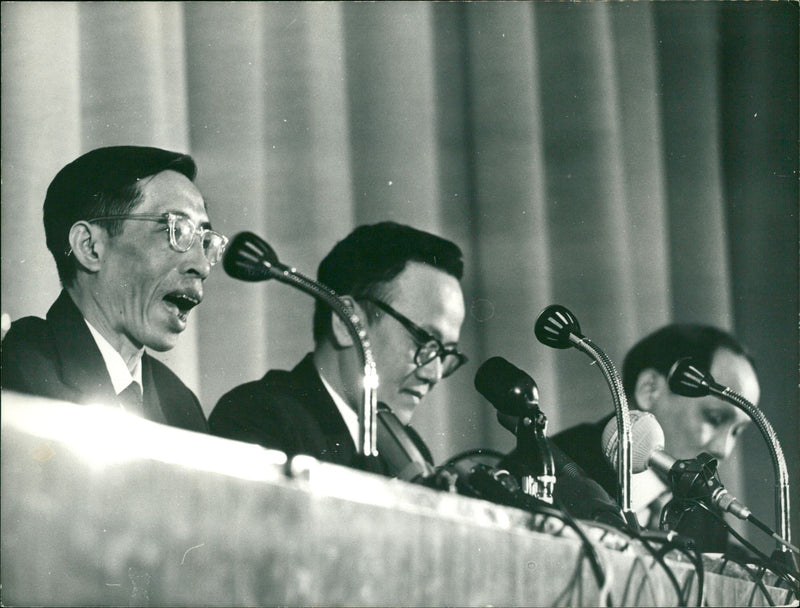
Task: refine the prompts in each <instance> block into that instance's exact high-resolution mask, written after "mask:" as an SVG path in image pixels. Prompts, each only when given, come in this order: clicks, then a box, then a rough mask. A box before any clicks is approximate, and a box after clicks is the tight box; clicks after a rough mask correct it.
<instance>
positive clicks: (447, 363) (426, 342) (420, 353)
mask: <svg viewBox="0 0 800 608" xmlns="http://www.w3.org/2000/svg"><path fill="white" fill-rule="evenodd" d="M360 299H361V300H363V301H365V302H370V303H372V304H374V305H375V306H377V307H378V308H380V309H381V310H382V311H384V312H385V313H386V314H388V315H389V316H391V317H393V318H394V319H395V320H396V321H398V322H399V323H400V324H401V325H402V326H403V327H405V328H406V330H407V331H408V333H409V334H411V337H412V338H413V339H414V342H416V343H417V352H416V353H415V354H414V363H415V364H416V365H417V366H418V367H422V366H424V365H427V364H428V363H430V362H431V361H433V360H434V359H436V358H437V357H438V358H439V359H440V360H441V362H442V378H447V377H448V376H451V375H452V374H454V373H455V372H456V370H458V368H460V367H461V366H462V365H464V364H465V363H466V362H467V361H468V360H469V359H468V358H467V356H466V355H465V354H464V353H462V352H459V350H458V349H457V348H456V347H455V346H445V345H444V344H442V342H441V340H439V339H437V338H436V336H434V335H432V334H431V333H430V332H429V331H426V330H424V329H422V328H421V327H420V326H419V325H417V324H416V323H414V322H413V321H412V320H411V319H409V318H408V317H406V316H405V315H404V314H403V313H400V312H398V311H396V310H395V309H394V308H392V307H391V306H389V305H388V304H387V303H386V302H382V301H381V300H376V299H374V298H360Z"/></svg>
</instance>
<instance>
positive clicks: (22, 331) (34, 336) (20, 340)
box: [3, 317, 52, 350]
mask: <svg viewBox="0 0 800 608" xmlns="http://www.w3.org/2000/svg"><path fill="white" fill-rule="evenodd" d="M50 340H52V331H51V329H50V325H49V324H48V322H47V321H45V320H44V319H42V318H41V317H22V318H21V319H17V320H16V321H14V322H13V323H12V324H11V327H10V328H9V330H8V333H6V335H5V337H4V338H3V350H6V349H17V348H26V347H27V348H34V347H35V346H36V345H37V344H47V343H48V342H49V341H50Z"/></svg>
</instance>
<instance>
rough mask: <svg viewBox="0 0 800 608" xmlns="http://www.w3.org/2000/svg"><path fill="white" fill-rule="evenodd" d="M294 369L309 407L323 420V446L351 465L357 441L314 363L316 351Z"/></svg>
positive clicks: (337, 459) (338, 460)
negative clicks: (354, 439)
mask: <svg viewBox="0 0 800 608" xmlns="http://www.w3.org/2000/svg"><path fill="white" fill-rule="evenodd" d="M293 372H294V374H295V377H296V380H297V383H298V384H297V386H298V388H299V389H300V390H301V391H302V392H303V393H304V396H303V397H304V399H305V400H306V403H307V404H308V408H309V410H310V411H312V412H313V414H314V417H315V418H316V419H317V421H318V422H319V425H320V429H321V431H322V438H323V441H324V443H325V445H324V446H321V448H322V451H324V452H327V454H328V455H329V457H328V458H326V460H329V462H334V463H337V464H345V465H349V464H350V463H351V462H352V461H353V458H354V456H355V454H356V444H355V442H354V441H353V438H352V436H351V435H350V431H349V429H348V428H347V425H346V424H345V422H344V420H343V419H342V415H341V414H340V413H339V409H338V408H337V407H336V404H335V403H334V402H333V398H332V397H331V396H330V394H329V393H328V390H327V389H326V388H325V385H324V384H322V380H321V379H320V377H319V372H318V371H317V369H316V367H314V360H313V355H311V354H309V355H307V356H306V357H305V358H304V359H303V360H302V361H301V362H300V363H298V364H297V366H296V367H295V368H294V370H293Z"/></svg>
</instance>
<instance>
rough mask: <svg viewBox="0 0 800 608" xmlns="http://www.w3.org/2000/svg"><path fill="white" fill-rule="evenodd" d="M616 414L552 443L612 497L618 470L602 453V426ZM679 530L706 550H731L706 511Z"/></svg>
mask: <svg viewBox="0 0 800 608" xmlns="http://www.w3.org/2000/svg"><path fill="white" fill-rule="evenodd" d="M612 418H614V415H613V414H611V415H610V416H606V417H605V418H603V419H602V420H600V421H599V422H595V423H592V424H579V425H577V426H574V427H572V428H569V429H567V430H565V431H562V432H561V433H558V434H557V435H555V436H554V437H553V438H552V439H553V442H554V443H555V444H556V445H557V446H558V447H559V448H561V449H562V450H563V451H564V452H566V454H567V455H568V456H570V457H571V458H572V459H573V460H574V461H575V462H576V463H578V465H579V466H580V467H581V468H583V470H584V471H585V472H586V473H587V474H588V475H589V476H590V477H591V478H592V479H594V480H595V481H596V482H597V483H599V484H600V485H601V486H603V488H604V489H605V490H606V492H608V493H609V494H610V495H611V496H617V490H618V488H619V483H618V481H617V472H616V469H615V468H614V467H612V466H611V464H609V462H608V461H607V460H606V457H605V455H604V454H603V446H602V443H601V440H602V436H603V429H605V427H606V424H607V423H608V421H609V420H611V419H612ZM676 531H677V532H679V533H680V534H683V535H684V536H689V537H691V538H693V539H694V540H695V543H696V545H697V548H698V549H700V550H701V551H704V552H715V553H722V552H724V551H726V550H727V549H728V534H727V532H726V531H725V529H724V527H723V526H722V524H721V523H719V521H718V520H717V519H716V518H714V517H713V516H712V515H709V514H707V513H705V512H703V511H692V512H690V513H688V514H686V515H684V517H683V518H682V519H681V521H680V523H679V524H678V526H677V528H676Z"/></svg>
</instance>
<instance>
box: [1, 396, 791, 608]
mask: <svg viewBox="0 0 800 608" xmlns="http://www.w3.org/2000/svg"><path fill="white" fill-rule="evenodd" d="M0 496H1V498H2V509H1V510H0V515H1V516H2V558H3V568H2V600H3V603H4V604H5V605H34V604H39V605H56V604H57V605H80V606H90V605H95V606H96V605H123V606H129V605H130V606H134V605H143V606H144V605H151V606H165V605H173V606H177V605H181V606H196V605H203V606H242V605H262V606H269V605H283V606H287V605H288V606H314V605H339V606H492V605H493V606H552V605H563V606H581V605H583V606H596V605H601V604H603V603H604V599H603V598H604V595H603V593H602V591H601V590H600V589H599V588H598V585H597V583H596V581H595V578H594V576H593V573H592V570H591V568H590V566H589V563H588V562H587V560H586V559H585V556H584V553H583V550H582V545H581V542H580V541H579V540H578V539H577V537H576V536H575V535H574V533H573V532H572V531H571V530H569V529H568V528H563V525H562V524H560V523H559V522H558V520H555V519H553V518H545V517H542V516H533V515H531V514H529V513H526V512H524V511H519V510H517V509H512V508H507V507H502V506H498V505H494V504H491V503H487V502H485V501H481V500H475V499H470V498H465V497H461V496H457V495H453V494H447V493H442V492H436V491H434V490H429V489H426V488H422V487H418V486H413V485H410V484H407V483H404V482H401V481H397V480H387V479H385V478H383V477H379V476H375V475H370V474H367V473H361V472H358V471H353V470H350V469H345V468H341V467H337V466H333V465H327V464H323V463H319V462H317V461H315V460H313V459H310V458H303V457H300V458H295V459H293V460H292V461H291V462H290V463H287V460H286V457H285V455H284V454H282V453H280V452H275V451H270V450H265V449H262V448H260V447H258V446H253V445H248V444H243V443H239V442H234V441H229V440H225V439H219V438H215V437H209V436H205V435H200V434H196V433H190V432H186V431H181V430H178V429H172V428H169V427H165V426H162V425H157V424H154V423H150V422H147V421H144V420H140V419H137V418H133V417H131V416H128V415H126V414H124V413H122V412H119V411H117V410H113V409H110V408H103V407H97V408H94V407H88V406H75V405H71V404H65V403H56V402H48V401H45V400H42V399H37V398H31V397H24V396H19V395H15V394H9V393H3V395H2V493H1V494H0ZM586 529H587V530H588V531H589V534H590V537H591V538H592V539H593V540H594V541H596V542H595V545H596V547H597V552H598V554H599V556H600V561H601V562H602V564H603V567H604V570H605V572H606V575H607V576H608V588H607V591H608V592H610V594H611V597H612V599H613V602H614V604H615V605H626V606H634V605H635V606H647V605H650V606H666V605H677V602H678V597H677V594H676V592H675V589H674V587H673V585H672V584H671V583H670V581H669V579H668V578H667V576H666V574H665V572H664V571H663V569H662V568H661V567H660V566H658V565H657V564H656V565H654V563H653V560H652V558H650V557H649V556H648V555H646V554H644V553H643V552H642V551H641V550H640V549H639V548H637V546H636V544H635V543H632V542H629V541H627V539H626V538H625V537H624V536H622V535H621V534H619V533H617V532H614V531H609V530H606V529H603V528H598V527H594V526H589V525H588V524H587V526H586ZM669 565H670V567H671V569H672V570H673V572H674V573H675V576H676V578H677V580H678V582H679V585H680V586H681V588H682V590H683V592H684V594H686V595H687V597H688V598H689V600H690V602H693V601H694V599H695V595H696V591H695V589H696V575H695V572H694V569H693V568H692V566H691V565H690V564H688V563H683V562H679V561H669ZM709 565H712V564H711V562H709ZM704 587H705V594H706V598H707V601H708V604H709V605H712V606H713V605H716V606H734V605H736V606H746V605H768V600H767V598H766V597H765V595H764V593H763V591H761V590H759V587H758V586H756V585H755V584H754V583H753V582H752V581H751V580H749V578H748V576H746V575H744V574H742V573H741V572H738V573H737V571H735V570H730V571H726V573H725V574H716V573H713V572H709V573H708V574H707V575H706V581H705V586H704ZM767 592H768V593H769V594H770V595H771V596H772V599H773V600H774V601H775V602H776V603H777V604H781V603H786V602H788V601H789V600H791V599H794V598H793V597H792V596H791V594H790V592H789V591H788V590H785V589H777V588H774V587H767Z"/></svg>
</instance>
